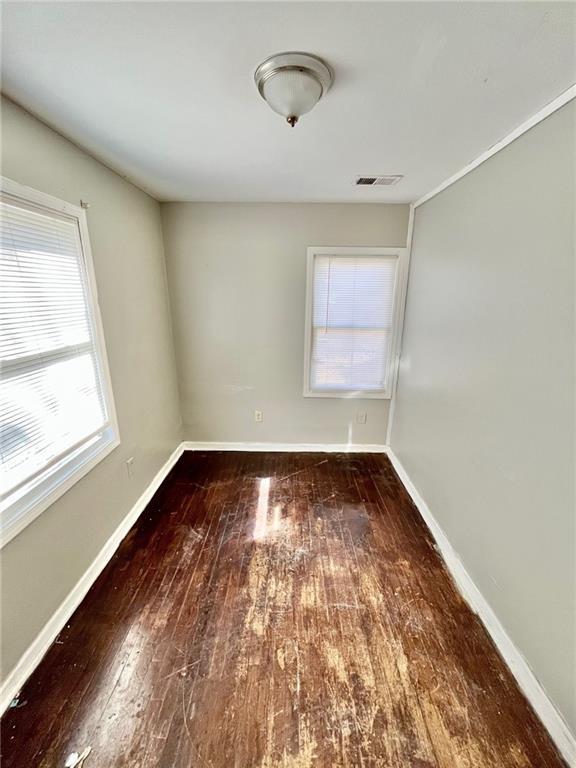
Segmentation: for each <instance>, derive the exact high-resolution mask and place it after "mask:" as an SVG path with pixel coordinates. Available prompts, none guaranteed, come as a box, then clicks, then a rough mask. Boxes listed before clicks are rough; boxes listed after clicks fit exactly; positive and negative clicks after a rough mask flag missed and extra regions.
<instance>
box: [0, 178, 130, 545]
mask: <svg viewBox="0 0 576 768" xmlns="http://www.w3.org/2000/svg"><path fill="white" fill-rule="evenodd" d="M2 186H3V192H2V197H1V201H0V217H1V244H0V245H1V248H0V374H1V375H0V452H1V459H2V496H1V502H0V513H1V515H2V532H3V534H4V535H6V534H8V535H9V536H10V533H11V531H13V530H14V529H16V528H18V529H21V528H22V527H23V523H24V524H25V518H26V517H29V516H30V513H31V512H32V513H33V512H37V511H38V509H39V506H42V505H43V506H44V507H45V506H47V504H48V503H52V501H53V500H54V499H55V498H56V497H57V495H59V493H58V489H59V487H60V486H62V485H64V484H65V485H66V487H69V486H70V480H71V479H73V478H74V476H78V477H79V476H80V474H83V473H84V472H83V471H82V470H84V471H86V465H87V464H91V465H93V464H94V463H95V461H94V460H95V459H97V460H99V459H100V458H102V457H103V455H104V452H108V451H109V450H110V449H111V446H112V447H114V445H115V444H117V429H116V425H115V417H114V409H113V403H112V396H111V391H110V387H109V381H108V371H107V367H106V359H105V354H104V348H103V343H102V340H101V338H100V326H99V318H98V315H97V305H96V301H95V289H94V285H93V280H92V273H91V264H90V263H89V261H88V253H87V233H86V231H85V226H86V225H85V218H84V211H83V210H82V209H81V208H76V207H75V206H71V205H69V204H66V203H62V202H61V201H56V200H54V199H53V198H47V196H44V195H42V194H41V193H34V192H28V193H27V194H26V193H23V194H25V196H24V197H22V196H19V195H15V194H11V193H10V192H9V191H7V190H6V188H7V187H9V188H10V189H15V188H17V186H18V185H15V184H14V183H13V182H7V181H6V180H4V181H3V185H2ZM16 191H17V189H16ZM31 198H32V199H31ZM39 200H41V202H39ZM83 229H84V232H83ZM65 489H66V488H64V489H63V490H65ZM63 490H61V492H63ZM40 511H41V510H40ZM33 516H35V514H34V515H33Z"/></svg>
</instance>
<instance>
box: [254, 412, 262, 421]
mask: <svg viewBox="0 0 576 768" xmlns="http://www.w3.org/2000/svg"><path fill="white" fill-rule="evenodd" d="M254 421H257V422H261V421H264V414H263V413H262V411H254Z"/></svg>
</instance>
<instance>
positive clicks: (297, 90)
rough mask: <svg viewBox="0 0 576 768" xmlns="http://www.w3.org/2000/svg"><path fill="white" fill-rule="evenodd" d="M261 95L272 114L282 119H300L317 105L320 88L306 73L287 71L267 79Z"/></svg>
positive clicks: (320, 92)
mask: <svg viewBox="0 0 576 768" xmlns="http://www.w3.org/2000/svg"><path fill="white" fill-rule="evenodd" d="M263 93H264V98H265V99H266V101H267V102H268V104H269V105H270V107H271V108H272V109H273V110H274V112H277V113H278V114H279V115H283V116H284V117H292V116H294V117H300V115H305V114H306V112H310V110H311V109H312V107H313V106H314V105H315V104H317V103H318V100H319V99H320V96H321V95H322V86H321V85H320V83H319V82H318V81H317V80H316V79H315V78H314V77H312V76H311V75H308V74H307V73H306V72H301V71H299V70H290V69H288V70H285V71H283V72H282V71H281V72H277V73H276V74H274V75H272V76H271V77H269V78H268V79H267V80H266V82H265V83H264V86H263Z"/></svg>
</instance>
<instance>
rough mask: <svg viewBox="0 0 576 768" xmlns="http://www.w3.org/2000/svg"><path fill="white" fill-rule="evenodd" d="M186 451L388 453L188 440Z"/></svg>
mask: <svg viewBox="0 0 576 768" xmlns="http://www.w3.org/2000/svg"><path fill="white" fill-rule="evenodd" d="M183 446H184V450H186V451H255V452H259V451H264V452H265V451H271V452H274V451H278V452H280V453H386V446H385V445H379V444H370V443H366V444H365V445H362V444H361V443H197V442H193V441H190V440H187V441H185V442H184V443H183Z"/></svg>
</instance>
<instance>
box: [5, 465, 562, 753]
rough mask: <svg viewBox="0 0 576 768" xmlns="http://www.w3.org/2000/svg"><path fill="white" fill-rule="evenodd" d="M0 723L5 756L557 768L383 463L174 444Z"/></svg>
mask: <svg viewBox="0 0 576 768" xmlns="http://www.w3.org/2000/svg"><path fill="white" fill-rule="evenodd" d="M20 698H21V701H25V702H26V704H25V705H24V706H22V707H20V708H17V709H9V710H8V711H7V712H6V714H5V715H4V717H3V718H2V722H1V731H2V734H1V735H2V765H3V766H4V767H5V768H31V766H34V767H36V766H37V767H38V768H57V767H58V766H63V765H64V762H65V760H66V757H67V755H68V754H69V753H70V752H72V751H81V750H82V749H83V748H84V747H86V746H91V747H92V752H91V755H90V757H89V758H88V760H87V761H86V765H85V768H91V767H92V766H93V767H94V768H97V767H98V768H99V767H102V768H109V767H112V766H118V767H120V766H123V767H126V766H132V767H134V768H136V767H138V768H152V767H154V768H184V767H186V768H188V766H195V767H196V766H197V767H198V768H315V767H316V766H318V768H336V767H337V766H338V767H342V768H356V767H357V766H358V767H360V766H361V767H362V768H379V767H382V768H384V767H385V768H560V766H562V765H563V763H562V761H561V759H560V758H559V756H558V754H557V753H556V751H555V749H554V747H553V745H552V743H551V741H550V739H549V737H548V735H547V733H546V732H545V730H544V729H543V727H542V726H541V724H540V723H539V722H538V720H537V718H536V717H535V715H534V713H533V711H532V710H531V708H530V706H529V705H528V703H527V701H526V700H525V699H524V697H523V696H522V694H521V692H520V691H519V689H518V687H517V685H516V683H515V681H514V679H513V678H512V676H511V674H510V672H509V670H508V669H507V668H506V666H505V665H504V663H503V661H502V659H501V658H500V656H499V655H498V652H497V650H496V649H495V647H494V646H493V644H492V642H491V640H490V638H489V637H488V635H487V634H486V632H485V630H484V629H483V627H482V625H481V624H480V622H479V620H478V618H477V617H476V616H475V615H474V614H473V613H472V612H471V610H470V609H469V608H468V606H467V605H466V603H465V602H464V600H463V599H462V597H461V596H460V594H459V593H458V591H457V589H456V587H455V585H454V583H453V582H452V580H451V578H450V576H449V574H448V573H447V571H446V569H445V566H444V564H443V562H442V560H441V558H440V557H439V554H438V552H437V550H436V548H435V545H434V542H433V540H432V538H431V535H430V533H429V531H428V530H427V528H426V527H425V525H424V523H423V521H422V519H421V518H420V516H419V514H418V512H417V510H416V509H415V507H414V506H413V504H412V503H411V500H410V498H409V497H408V495H407V493H406V491H405V489H404V488H403V486H402V484H401V483H400V481H399V479H398V477H397V476H396V474H395V473H394V470H393V469H392V467H391V465H390V463H389V461H388V460H387V459H386V458H385V457H383V456H381V455H377V454H371V455H351V454H295V453H294V454H293V453H268V454H264V453H240V452H238V453H236V452H230V453H226V452H211V453H210V452H209V453H203V452H198V453H186V454H185V455H184V456H183V457H182V458H181V459H180V461H179V462H178V464H177V465H176V466H175V467H174V469H173V470H172V472H171V473H170V475H169V477H168V478H167V479H166V481H165V482H164V484H163V486H162V488H161V489H160V490H159V491H158V493H157V494H156V495H155V497H154V499H153V500H152V501H151V503H150V504H149V506H148V507H147V509H146V510H145V512H144V513H143V514H142V515H141V517H140V519H139V520H138V522H137V523H136V525H135V526H134V527H133V529H132V530H131V531H130V533H129V534H128V536H127V537H126V539H125V540H124V541H123V542H122V544H121V546H120V547H119V549H118V551H117V552H116V554H115V555H114V557H113V558H112V560H111V561H110V563H109V564H108V566H107V567H106V569H105V570H104V571H103V573H102V574H101V575H100V577H99V578H98V580H97V581H96V583H95V584H94V586H93V587H92V589H91V590H90V592H89V593H88V595H87V596H86V598H85V600H84V601H83V603H82V604H81V605H80V606H79V608H78V610H77V611H76V612H75V614H74V616H73V617H72V619H71V620H70V622H69V623H68V625H67V626H66V627H65V628H64V629H63V631H62V632H61V633H60V635H59V637H58V638H57V640H56V642H55V643H54V644H53V645H52V647H51V648H50V650H49V651H48V653H47V654H46V656H45V658H44V659H43V661H42V662H41V664H40V665H39V667H38V668H37V670H36V671H35V673H34V674H33V675H32V677H31V678H30V680H29V681H28V682H27V683H26V685H25V687H24V689H23V691H22V692H21V697H20Z"/></svg>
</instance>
